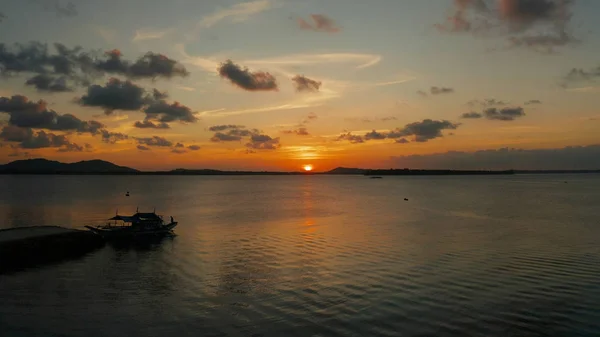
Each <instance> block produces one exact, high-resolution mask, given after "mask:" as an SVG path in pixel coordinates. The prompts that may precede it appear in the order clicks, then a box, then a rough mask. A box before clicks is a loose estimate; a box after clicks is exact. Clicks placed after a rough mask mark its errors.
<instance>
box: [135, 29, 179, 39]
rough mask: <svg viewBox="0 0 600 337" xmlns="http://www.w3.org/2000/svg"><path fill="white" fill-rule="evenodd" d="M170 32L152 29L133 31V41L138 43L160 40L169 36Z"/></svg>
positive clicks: (168, 30) (169, 30)
mask: <svg viewBox="0 0 600 337" xmlns="http://www.w3.org/2000/svg"><path fill="white" fill-rule="evenodd" d="M171 31H172V30H171V29H166V30H153V29H148V28H142V29H138V30H136V31H135V35H134V36H133V41H134V42H139V41H147V40H158V39H162V38H163V37H165V36H166V35H167V34H169V33H170V32H171Z"/></svg>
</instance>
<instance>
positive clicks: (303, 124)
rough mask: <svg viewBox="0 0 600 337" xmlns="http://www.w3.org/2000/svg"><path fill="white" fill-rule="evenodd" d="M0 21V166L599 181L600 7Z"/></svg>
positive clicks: (36, 1)
mask: <svg viewBox="0 0 600 337" xmlns="http://www.w3.org/2000/svg"><path fill="white" fill-rule="evenodd" d="M0 13H1V14H0V72H2V73H3V76H1V77H0V123H2V124H1V125H0V128H1V132H0V146H1V147H0V163H6V162H10V161H13V160H17V159H25V158H38V157H43V158H48V159H53V160H59V161H65V162H73V161H79V160H88V159H103V160H108V161H111V162H114V163H116V164H119V165H125V166H130V167H134V168H138V169H143V170H150V169H160V170H162V169H173V168H179V167H183V168H215V169H252V170H301V169H302V167H303V166H304V165H306V164H312V165H313V166H314V169H315V170H317V171H323V170H328V169H332V168H334V167H337V166H347V167H348V166H350V167H364V168H378V167H379V168H389V167H400V168H404V167H411V168H459V169H460V168H464V169H473V168H481V169H484V168H489V169H504V168H522V169H528V168H569V169H571V168H581V169H587V168H600V111H599V109H598V106H599V103H600V84H598V80H600V35H599V33H600V32H599V31H598V29H597V28H598V24H595V22H596V20H597V16H598V15H599V14H600V1H595V0H587V1H586V0H579V1H575V0H572V1H569V0H555V1H551V0H527V1H525V0H426V1H413V0H399V1H391V0H374V1H358V0H319V1H317V0H306V1H298V0H257V1H250V2H238V1H234V0H222V1H217V0H203V1H198V0H194V1H192V0H172V1H154V0H146V1H142V0H126V1H125V0H120V1H116V0H105V1H84V0H72V1H70V2H67V1H60V0H54V1H52V0H18V1H17V0H8V1H4V2H3V5H2V7H1V8H0ZM56 44H58V45H56ZM154 89H156V90H154Z"/></svg>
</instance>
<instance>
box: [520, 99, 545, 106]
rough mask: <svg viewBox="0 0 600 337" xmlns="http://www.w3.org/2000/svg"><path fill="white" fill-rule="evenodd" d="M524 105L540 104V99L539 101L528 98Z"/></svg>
mask: <svg viewBox="0 0 600 337" xmlns="http://www.w3.org/2000/svg"><path fill="white" fill-rule="evenodd" d="M524 104H525V105H532V104H542V101H540V100H539V99H530V100H529V101H527V102H525V103H524Z"/></svg>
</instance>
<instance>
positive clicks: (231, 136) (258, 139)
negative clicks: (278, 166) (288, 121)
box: [209, 125, 281, 153]
mask: <svg viewBox="0 0 600 337" xmlns="http://www.w3.org/2000/svg"><path fill="white" fill-rule="evenodd" d="M209 130H210V131H216V132H215V134H214V135H213V136H212V137H211V139H210V140H211V141H212V142H215V143H220V142H238V141H241V140H242V139H243V138H246V137H247V138H248V142H247V143H246V149H247V153H253V152H255V151H254V150H275V149H278V148H279V147H280V146H281V145H280V143H279V137H278V138H271V137H270V136H268V135H265V134H263V133H262V132H261V131H260V130H258V129H250V130H249V129H246V127H245V126H243V125H215V126H211V127H210V128H209Z"/></svg>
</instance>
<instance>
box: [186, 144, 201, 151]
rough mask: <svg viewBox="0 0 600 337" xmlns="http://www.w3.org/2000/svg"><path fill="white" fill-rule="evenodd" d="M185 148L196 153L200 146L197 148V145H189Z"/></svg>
mask: <svg viewBox="0 0 600 337" xmlns="http://www.w3.org/2000/svg"><path fill="white" fill-rule="evenodd" d="M187 148H188V149H189V150H191V151H198V150H200V146H198V145H189V146H188V147H187Z"/></svg>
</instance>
